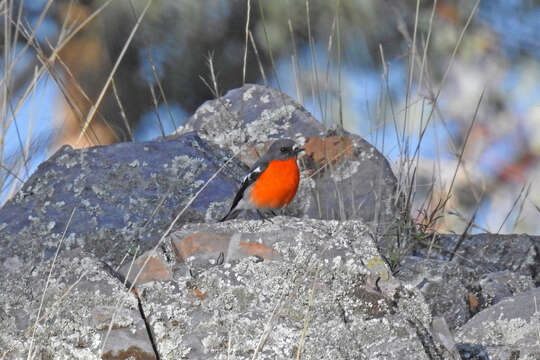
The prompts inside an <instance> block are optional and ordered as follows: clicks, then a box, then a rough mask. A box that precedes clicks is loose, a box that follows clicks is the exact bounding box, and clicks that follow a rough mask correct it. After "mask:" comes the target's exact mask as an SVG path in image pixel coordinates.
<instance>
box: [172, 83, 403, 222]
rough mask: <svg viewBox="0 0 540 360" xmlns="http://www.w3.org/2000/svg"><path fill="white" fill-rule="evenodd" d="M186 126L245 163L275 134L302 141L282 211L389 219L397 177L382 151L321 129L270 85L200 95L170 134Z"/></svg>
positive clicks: (352, 137)
mask: <svg viewBox="0 0 540 360" xmlns="http://www.w3.org/2000/svg"><path fill="white" fill-rule="evenodd" d="M189 131H196V132H197V134H198V135H199V136H200V137H201V138H203V139H205V140H207V141H211V142H213V143H215V144H216V145H218V146H220V147H222V148H225V149H229V150H230V151H232V152H233V153H236V152H240V155H239V158H240V159H241V160H242V161H243V162H244V163H245V164H247V165H248V166H251V165H253V163H254V162H255V161H256V160H257V158H258V154H262V153H264V151H265V150H266V148H267V146H269V144H270V143H271V142H272V141H273V140H275V139H279V138H283V137H288V138H292V139H295V140H296V141H297V142H298V143H300V144H303V145H305V148H306V155H307V156H305V157H304V158H303V159H302V160H301V161H300V162H301V163H302V169H303V172H302V179H301V181H300V188H299V190H298V193H297V195H296V198H295V200H294V201H293V202H292V203H291V204H290V206H289V207H288V208H287V209H286V210H285V211H284V212H283V214H286V215H289V216H296V217H308V218H314V219H326V220H348V219H361V220H362V221H363V222H365V223H366V224H368V225H369V226H370V227H371V228H372V229H373V230H376V232H378V233H383V232H385V231H386V230H387V229H388V228H389V227H390V226H391V225H392V224H394V223H395V221H396V214H397V213H398V207H397V206H396V201H395V194H396V184H397V180H396V178H395V176H394V174H393V173H392V170H391V168H390V165H389V164H388V161H387V160H386V159H385V158H384V156H383V155H382V154H381V153H380V152H379V151H378V150H377V149H376V148H375V147H373V146H372V145H371V144H369V143H368V142H367V141H365V140H364V139H362V138H361V137H359V136H356V135H352V134H349V133H347V132H346V131H337V132H336V131H326V130H325V129H324V127H323V125H322V124H321V123H320V122H319V121H317V120H316V119H315V118H314V117H313V116H311V114H309V113H308V112H307V111H306V110H305V109H304V108H303V107H302V105H300V104H298V103H297V102H296V101H294V100H293V99H291V98H290V97H289V96H288V95H286V94H283V93H282V92H280V91H278V90H276V89H272V88H269V87H265V86H260V85H252V84H249V85H245V86H243V87H242V88H239V89H234V90H231V91H229V92H228V93H227V94H226V95H225V96H223V97H221V98H219V99H216V100H211V101H207V102H205V103H204V104H203V105H202V106H201V107H200V108H199V109H198V110H197V112H196V113H195V114H194V115H193V116H192V117H191V118H190V119H189V120H188V121H187V123H186V124H185V125H184V126H183V127H181V128H179V129H178V131H177V133H179V134H183V133H186V132H189ZM239 180H240V179H239ZM233 196H234V194H231V198H232V197H233Z"/></svg>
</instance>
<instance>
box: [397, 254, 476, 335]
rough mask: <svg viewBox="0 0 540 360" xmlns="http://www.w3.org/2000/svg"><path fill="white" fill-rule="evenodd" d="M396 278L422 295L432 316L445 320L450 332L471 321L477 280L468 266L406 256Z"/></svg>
mask: <svg viewBox="0 0 540 360" xmlns="http://www.w3.org/2000/svg"><path fill="white" fill-rule="evenodd" d="M397 277H398V278H399V279H400V280H402V281H404V282H406V283H407V284H409V285H411V286H414V287H415V288H417V289H418V290H420V291H421V292H422V295H423V296H424V297H425V299H426V302H427V303H428V304H429V306H430V309H431V312H432V314H433V316H440V317H443V318H444V319H445V320H446V322H447V323H448V326H449V327H450V329H452V330H453V329H455V328H456V327H458V326H460V325H463V324H465V323H466V322H467V320H469V319H470V317H471V314H470V309H469V303H468V302H467V299H468V297H467V296H468V294H469V287H470V286H471V285H470V284H471V283H472V282H474V281H475V279H477V278H478V275H477V274H476V273H475V272H474V270H472V269H470V268H468V267H467V266H464V265H460V264H457V263H455V262H448V261H444V260H433V259H422V258H418V257H412V256H408V257H405V258H404V259H403V261H402V263H401V264H400V269H399V272H398V274H397Z"/></svg>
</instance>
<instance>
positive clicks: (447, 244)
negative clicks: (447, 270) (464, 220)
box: [416, 234, 540, 286]
mask: <svg viewBox="0 0 540 360" xmlns="http://www.w3.org/2000/svg"><path fill="white" fill-rule="evenodd" d="M459 241H460V236H459V235H440V236H439V237H438V238H437V240H436V243H435V245H436V246H435V247H433V248H432V249H431V254H430V257H435V258H438V259H441V260H448V259H449V258H450V257H451V254H452V253H453V251H454V249H455V247H456V244H457V243H458V242H459ZM419 245H421V244H419ZM416 252H417V254H420V255H422V256H426V255H427V248H424V247H419V248H417V249H416ZM453 259H454V261H455V262H457V263H459V264H463V265H465V266H467V267H470V268H472V269H474V270H475V271H476V272H477V273H478V274H480V275H481V274H488V273H492V272H497V271H505V270H509V271H511V272H514V273H516V274H521V275H529V276H531V277H532V279H533V281H534V282H535V284H536V285H537V286H538V285H539V284H540V236H531V235H526V234H513V235H498V234H476V235H470V236H466V237H465V239H464V240H463V242H462V243H461V245H460V246H459V248H458V250H457V252H456V253H455V255H454V257H453Z"/></svg>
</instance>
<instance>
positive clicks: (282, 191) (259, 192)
mask: <svg viewBox="0 0 540 360" xmlns="http://www.w3.org/2000/svg"><path fill="white" fill-rule="evenodd" d="M302 150H303V149H301V148H300V147H298V145H296V144H295V142H294V141H292V140H290V139H280V140H276V141H275V142H274V143H272V145H270V148H269V149H268V151H267V152H266V153H265V154H264V155H263V156H262V157H261V158H260V159H259V160H258V161H257V162H256V163H255V165H254V166H253V167H252V168H251V170H250V172H249V173H248V174H247V175H246V176H245V177H244V179H243V181H242V185H241V186H240V189H239V190H238V192H237V193H236V196H235V197H234V200H233V202H232V205H231V208H230V210H229V212H228V213H227V215H225V216H224V217H223V218H222V219H221V220H220V221H225V220H227V219H231V218H234V217H235V216H236V215H238V213H239V212H240V210H244V209H254V210H257V212H258V213H259V215H260V216H261V217H262V218H263V219H264V216H263V215H262V213H261V212H260V210H275V209H281V208H283V207H285V206H287V205H288V204H289V203H290V202H291V201H292V200H293V199H294V196H295V195H296V191H297V190H298V184H299V182H300V170H299V169H298V164H297V163H296V156H297V155H298V153H299V152H300V151H302Z"/></svg>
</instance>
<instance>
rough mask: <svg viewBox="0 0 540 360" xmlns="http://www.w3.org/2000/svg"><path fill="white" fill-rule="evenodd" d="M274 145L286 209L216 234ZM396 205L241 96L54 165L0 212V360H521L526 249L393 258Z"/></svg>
mask: <svg viewBox="0 0 540 360" xmlns="http://www.w3.org/2000/svg"><path fill="white" fill-rule="evenodd" d="M282 137H290V138H294V139H296V140H297V141H298V142H299V143H301V144H303V145H304V147H305V148H306V156H305V157H303V158H302V159H301V160H300V164H301V167H302V178H301V186H300V189H299V191H298V194H297V196H296V198H295V200H294V201H293V203H292V204H291V205H290V206H289V207H288V208H287V209H285V210H283V211H282V213H280V214H278V215H279V216H278V217H275V218H273V219H272V221H271V222H269V221H267V222H263V221H261V220H258V219H257V216H254V215H253V214H249V213H248V214H245V216H241V218H239V219H237V220H233V221H228V222H224V223H217V222H216V219H218V218H220V217H221V216H223V214H224V213H225V212H226V211H227V210H228V207H229V205H230V200H231V198H232V197H233V195H234V193H235V191H236V189H237V188H238V186H239V182H240V180H241V178H242V177H243V176H244V175H245V174H246V172H247V170H248V169H249V166H251V165H252V164H253V163H254V162H255V161H256V160H257V157H258V154H261V153H263V152H264V151H265V149H266V147H267V146H268V145H269V144H270V143H271V142H272V141H273V140H274V139H277V138H282ZM228 160H229V161H228ZM227 161H228V162H227ZM398 188H399V187H398V184H397V180H396V177H395V176H394V174H393V173H392V170H391V168H390V166H389V164H388V162H387V161H386V159H385V158H384V157H383V156H382V155H381V154H380V153H379V152H378V151H377V150H376V149H375V148H374V147H373V146H371V145H370V144H369V143H368V142H366V141H365V140H363V139H362V138H360V137H358V136H355V135H351V134H348V133H346V132H344V131H337V130H334V131H332V130H325V129H324V128H323V127H322V125H321V124H320V123H319V122H318V121H317V120H316V119H314V118H313V117H312V116H311V115H310V114H309V113H308V112H306V111H305V110H304V109H303V108H302V107H301V106H300V105H298V104H297V103H295V102H294V101H293V100H292V99H290V98H289V97H288V96H287V95H285V94H283V93H281V92H279V91H277V90H274V89H270V88H266V87H262V86H256V85H246V86H244V87H243V88H240V89H236V90H232V91H230V92H229V93H227V95H225V96H224V97H222V98H219V99H217V100H214V101H209V102H207V103H205V104H203V105H202V106H201V107H200V108H199V109H198V110H197V112H196V113H195V114H194V115H193V116H192V117H191V118H190V119H189V121H188V122H187V124H186V125H185V126H184V127H182V128H180V129H179V130H178V131H177V132H176V133H175V134H174V135H171V136H170V137H168V138H166V139H159V140H155V141H151V142H145V143H122V144H116V145H111V146H105V147H95V148H89V149H83V150H73V149H71V148H68V147H65V148H62V149H61V150H59V151H58V152H57V153H56V154H54V155H53V156H52V157H51V158H50V159H49V160H47V161H46V162H44V163H43V164H42V165H40V167H39V168H38V170H37V171H36V172H35V174H34V175H33V176H32V177H31V178H30V179H29V180H28V181H27V182H26V184H25V185H24V186H23V188H22V189H21V190H20V191H19V193H17V195H16V196H15V197H14V198H12V199H11V200H10V201H8V202H7V203H6V204H5V205H4V207H3V208H2V209H0V249H2V251H1V252H0V270H1V275H0V289H1V291H0V320H1V324H2V325H3V326H1V327H0V359H19V358H30V359H97V358H103V359H128V358H132V359H282V358H284V359H285V358H302V359H460V358H462V359H505V360H506V359H508V360H510V359H512V360H514V359H540V310H538V309H539V307H540V287H539V284H540V238H539V237H535V236H528V235H493V234H479V235H474V236H465V237H461V236H459V235H438V234H435V235H429V236H427V235H426V234H413V235H414V236H411V233H410V232H408V233H407V236H408V238H406V239H403V234H402V229H403V226H400V225H402V224H406V223H409V222H408V220H407V219H403V213H404V212H403V211H402V210H403V209H402V207H403V205H402V203H403V201H402V199H401V197H400V196H399V195H397V193H398V191H397V189H398ZM398 236H399V238H400V241H401V242H403V241H405V242H406V243H407V246H404V247H401V248H399V249H400V250H401V251H399V252H396V251H395V249H396V247H395V246H393V244H395V243H396V242H397V238H398ZM426 239H427V240H426ZM458 244H459V246H456V245H458ZM456 248H457V251H454V249H456ZM396 254H398V255H399V256H398V258H397V259H396Z"/></svg>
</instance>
